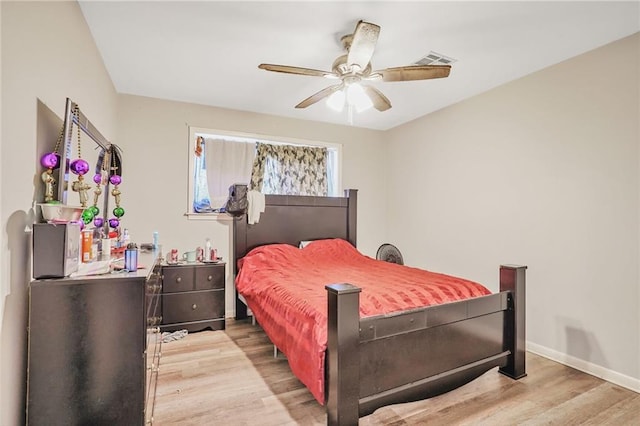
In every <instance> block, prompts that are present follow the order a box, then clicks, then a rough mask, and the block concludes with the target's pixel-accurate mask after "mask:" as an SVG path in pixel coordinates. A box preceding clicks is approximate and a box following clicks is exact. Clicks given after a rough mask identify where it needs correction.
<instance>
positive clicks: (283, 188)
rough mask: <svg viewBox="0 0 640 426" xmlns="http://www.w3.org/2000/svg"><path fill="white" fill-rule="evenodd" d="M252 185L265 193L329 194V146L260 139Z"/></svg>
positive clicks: (254, 162) (254, 163)
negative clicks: (280, 143) (273, 142)
mask: <svg viewBox="0 0 640 426" xmlns="http://www.w3.org/2000/svg"><path fill="white" fill-rule="evenodd" d="M251 187H252V189H255V190H257V191H260V192H262V193H264V194H276V195H319V196H327V149H326V148H319V147H311V146H299V145H270V144H264V143H260V142H258V144H257V148H256V157H255V159H254V161H253V170H252V172H251Z"/></svg>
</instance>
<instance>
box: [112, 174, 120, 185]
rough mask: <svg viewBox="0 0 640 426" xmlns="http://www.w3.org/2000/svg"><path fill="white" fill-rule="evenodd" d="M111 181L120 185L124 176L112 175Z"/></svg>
mask: <svg viewBox="0 0 640 426" xmlns="http://www.w3.org/2000/svg"><path fill="white" fill-rule="evenodd" d="M109 182H111V184H112V185H120V183H122V178H121V177H120V175H111V177H110V178H109Z"/></svg>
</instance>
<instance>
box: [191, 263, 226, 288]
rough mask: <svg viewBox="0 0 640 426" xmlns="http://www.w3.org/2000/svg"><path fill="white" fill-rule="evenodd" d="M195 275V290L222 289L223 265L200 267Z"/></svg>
mask: <svg viewBox="0 0 640 426" xmlns="http://www.w3.org/2000/svg"><path fill="white" fill-rule="evenodd" d="M195 273H196V281H195V286H196V288H195V290H210V289H214V288H224V265H217V266H216V265H210V266H200V267H198V268H195Z"/></svg>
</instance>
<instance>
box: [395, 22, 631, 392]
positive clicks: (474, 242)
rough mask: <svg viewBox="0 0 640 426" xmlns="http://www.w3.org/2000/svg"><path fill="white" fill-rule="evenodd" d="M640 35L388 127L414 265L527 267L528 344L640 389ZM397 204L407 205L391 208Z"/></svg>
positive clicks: (488, 271)
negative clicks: (639, 197)
mask: <svg viewBox="0 0 640 426" xmlns="http://www.w3.org/2000/svg"><path fill="white" fill-rule="evenodd" d="M639 52H640V35H639V34H636V35H634V36H631V37H628V38H625V39H623V40H621V41H618V42H615V43H613V44H610V45H608V46H605V47H603V48H600V49H597V50H594V51H592V52H589V53H587V54H584V55H581V56H579V57H576V58H574V59H571V60H568V61H566V62H563V63H561V64H558V65H556V66H553V67H550V68H547V69H545V70H542V71H540V72H537V73H535V74H531V75H529V76H527V77H525V78H522V79H520V80H517V81H514V82H512V83H509V84H506V85H504V86H501V87H499V88H497V89H494V90H491V91H489V92H486V93H484V94H482V95H479V96H476V97H474V98H472V99H469V100H466V101H464V102H460V103H459V104H456V105H453V106H451V107H449V108H446V109H444V110H441V111H439V112H436V113H433V114H430V115H428V116H426V117H423V118H420V119H418V120H415V121H413V122H411V123H408V124H406V125H403V126H401V127H398V128H396V129H393V130H392V131H390V132H388V136H389V137H388V146H387V149H388V153H389V154H388V158H389V168H390V169H391V170H393V171H394V173H392V174H390V176H389V183H388V185H389V193H388V197H387V202H388V211H389V216H388V218H389V222H388V235H389V237H390V239H391V240H393V241H395V242H396V243H398V245H399V246H400V247H401V249H402V250H403V252H404V253H405V256H406V260H407V261H408V262H409V263H411V264H414V265H419V266H422V267H426V268H431V269H434V270H438V271H446V272H448V273H453V274H456V275H461V276H464V277H468V278H471V279H474V280H478V281H481V282H483V283H488V284H489V286H490V288H491V289H492V290H497V278H498V276H497V274H498V266H499V264H501V263H518V264H525V265H528V266H529V269H528V272H527V284H528V289H527V321H528V322H527V340H528V341H529V342H530V348H531V349H533V350H536V351H538V352H541V353H544V354H545V355H548V356H551V357H555V358H556V359H560V360H562V361H565V362H570V363H572V364H573V365H574V366H577V367H582V368H584V369H590V370H591V371H592V372H595V373H598V374H602V375H604V376H605V377H607V378H609V379H613V380H615V381H617V382H619V383H623V384H627V385H628V386H632V387H634V388H635V389H636V390H638V389H640V342H639V336H640V313H639V312H640V295H639V288H640V284H639V275H638V270H639V249H638V246H639V242H640V240H639V226H638V225H639V223H640V222H639V220H638V217H639V204H638V194H639V187H640V185H639V183H640V182H639V175H638V170H639V162H638V159H639V157H638V155H639V152H638V151H639V150H638V144H639V140H640V134H639V117H640V111H639V100H640V96H639V90H640V89H639V79H640V78H639V76H640V69H639V66H638V62H639ZM400 202H402V203H403V204H404V205H405V206H407V207H406V208H403V209H395V208H393V207H392V206H393V205H394V204H395V203H400Z"/></svg>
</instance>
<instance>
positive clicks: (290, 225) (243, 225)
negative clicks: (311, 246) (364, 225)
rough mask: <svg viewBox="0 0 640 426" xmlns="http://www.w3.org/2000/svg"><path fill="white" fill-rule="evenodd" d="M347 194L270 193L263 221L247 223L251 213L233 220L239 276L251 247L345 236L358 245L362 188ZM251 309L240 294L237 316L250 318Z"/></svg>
mask: <svg viewBox="0 0 640 426" xmlns="http://www.w3.org/2000/svg"><path fill="white" fill-rule="evenodd" d="M344 193H345V196H344V197H311V196H300V195H267V196H265V211H264V213H261V214H260V219H259V222H258V223H256V224H253V225H249V224H248V223H247V215H246V214H245V215H244V216H241V217H240V218H238V219H236V220H234V221H233V247H234V248H233V255H234V257H233V276H234V278H235V277H236V276H237V275H238V259H241V258H243V257H244V255H246V254H247V253H248V252H249V251H251V249H253V248H255V247H258V246H262V245H266V244H276V243H285V244H291V245H293V246H298V244H299V243H300V241H306V240H319V239H324V238H342V239H343V240H346V241H349V242H350V243H351V244H352V245H353V246H354V247H355V246H356V225H357V221H356V216H357V206H358V190H357V189H346V190H345V191H344ZM246 315H247V308H246V305H245V304H244V302H243V301H242V300H240V298H239V296H238V294H237V293H236V315H235V316H236V319H241V318H246Z"/></svg>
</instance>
